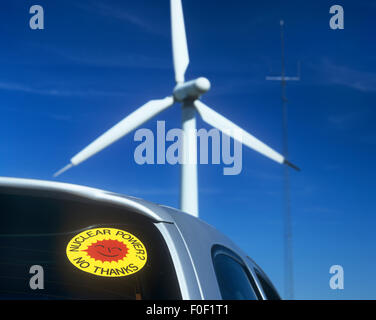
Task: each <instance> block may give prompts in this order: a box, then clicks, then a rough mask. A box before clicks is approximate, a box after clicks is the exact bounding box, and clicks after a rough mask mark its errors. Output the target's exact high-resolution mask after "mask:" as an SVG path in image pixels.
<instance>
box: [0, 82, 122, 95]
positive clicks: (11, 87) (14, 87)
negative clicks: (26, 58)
mask: <svg viewBox="0 0 376 320" xmlns="http://www.w3.org/2000/svg"><path fill="white" fill-rule="evenodd" d="M0 90H4V91H15V92H23V93H29V94H37V95H46V96H68V97H69V96H124V95H127V94H126V93H124V92H113V91H101V90H95V89H90V90H79V91H74V90H65V89H60V88H58V89H56V88H35V87H32V86H28V85H24V84H19V83H12V82H0Z"/></svg>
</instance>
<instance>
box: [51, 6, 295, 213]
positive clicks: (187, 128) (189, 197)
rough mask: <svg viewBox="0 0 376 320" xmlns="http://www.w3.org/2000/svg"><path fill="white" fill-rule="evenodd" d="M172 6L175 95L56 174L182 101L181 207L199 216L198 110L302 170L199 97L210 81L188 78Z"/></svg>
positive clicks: (139, 113)
mask: <svg viewBox="0 0 376 320" xmlns="http://www.w3.org/2000/svg"><path fill="white" fill-rule="evenodd" d="M170 5H171V30H172V53H173V64H174V70H175V81H176V86H175V88H174V89H173V92H172V96H168V97H166V98H164V99H161V100H151V101H149V102H148V103H146V104H145V105H143V106H142V107H140V108H139V109H137V110H136V111H134V112H133V113H131V114H130V115H129V116H127V117H126V118H124V119H123V120H122V121H120V122H119V123H118V124H116V125H115V126H114V127H112V128H111V129H110V130H108V131H107V132H105V133H104V134H103V135H101V136H100V137H99V138H97V139H96V140H95V141H94V142H92V143H91V144H89V145H88V146H87V147H86V148H84V149H83V150H82V151H80V152H79V153H78V154H76V155H75V156H74V157H73V158H72V159H71V160H70V163H69V164H68V165H67V166H65V167H64V168H63V169H61V170H59V171H58V172H56V173H55V175H54V176H55V177H57V176H58V175H60V174H62V173H63V172H64V171H66V170H68V169H70V168H72V167H73V166H77V165H79V164H80V163H82V162H84V161H85V160H87V159H89V158H90V157H92V156H93V155H95V154H96V153H98V152H99V151H101V150H103V149H104V148H106V147H108V146H109V145H111V144H112V143H114V142H115V141H117V140H119V139H120V138H122V137H123V136H125V135H126V134H128V133H130V132H131V131H133V130H134V129H136V128H137V127H139V126H141V125H142V124H144V123H145V122H146V121H148V120H150V119H152V118H153V117H155V116H156V115H157V114H159V113H160V112H162V111H164V110H166V109H167V108H169V107H171V106H172V105H173V104H174V103H180V104H181V105H182V128H183V139H182V158H183V161H182V162H183V163H182V164H181V186H180V207H181V210H182V211H184V212H187V213H189V214H191V215H193V216H195V217H198V183H197V136H196V112H198V113H199V115H200V116H201V118H202V119H203V120H204V121H205V122H206V123H208V124H209V125H211V126H213V127H215V128H217V129H219V130H220V131H222V132H224V133H225V134H227V135H229V136H230V137H232V138H233V139H235V140H237V141H239V142H241V143H243V144H244V145H246V146H247V147H249V148H251V149H253V150H255V151H257V152H259V153H261V154H263V155H264V156H266V157H268V158H270V159H272V160H274V161H276V162H278V163H280V164H286V165H288V166H290V167H293V168H294V169H296V170H299V168H297V167H296V166H295V165H293V164H292V163H290V162H289V161H288V160H287V159H286V158H285V157H283V156H282V155H281V154H279V153H278V152H276V151H275V150H273V149H272V148H270V147H268V146H267V145H266V144H264V143H263V142H261V141H260V140H258V139H257V138H255V137H254V136H252V135H251V134H250V133H248V132H246V131H244V130H243V129H241V128H240V127H238V126H237V125H236V124H234V123H232V122H231V121H230V120H228V119H226V118H225V117H223V116H222V115H220V114H219V113H217V112H215V111H214V110H212V109H211V108H209V107H208V106H206V105H205V104H204V103H202V102H201V101H200V100H199V98H200V97H201V96H202V95H203V94H204V93H206V92H207V91H209V89H210V82H209V80H208V79H206V78H203V77H200V78H198V79H196V80H191V81H185V72H186V70H187V68H188V65H189V54H188V45H187V37H186V32H185V24H184V16H183V8H182V3H181V0H171V1H170Z"/></svg>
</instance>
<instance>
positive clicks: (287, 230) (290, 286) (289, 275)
mask: <svg viewBox="0 0 376 320" xmlns="http://www.w3.org/2000/svg"><path fill="white" fill-rule="evenodd" d="M280 25H281V65H282V77H281V100H282V131H283V132H282V139H283V156H284V157H285V159H289V150H288V119H287V98H286V80H285V56H284V33H283V26H284V21H283V20H281V22H280ZM283 170H284V193H285V210H284V211H285V214H284V216H285V217H284V240H285V243H284V263H285V266H284V269H285V270H284V273H285V295H286V298H287V299H294V273H293V252H292V219H291V204H290V175H289V169H288V167H287V166H284V168H283Z"/></svg>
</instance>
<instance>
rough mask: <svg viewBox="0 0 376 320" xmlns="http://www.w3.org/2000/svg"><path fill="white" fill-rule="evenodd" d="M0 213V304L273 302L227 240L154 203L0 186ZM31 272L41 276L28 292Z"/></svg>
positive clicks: (10, 183) (80, 189)
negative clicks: (10, 301) (48, 301)
mask: <svg viewBox="0 0 376 320" xmlns="http://www.w3.org/2000/svg"><path fill="white" fill-rule="evenodd" d="M0 212H1V223H0V247H1V251H2V258H1V263H0V274H1V280H0V299H17V300H18V299H22V300H23V299H32V300H34V299H69V300H71V299H133V300H141V299H146V300H149V299H158V300H165V299H166V300H181V299H184V300H203V299H205V300H206V299H209V300H222V299H224V300H238V299H239V300H243V299H245V300H269V299H272V300H279V299H280V296H279V294H278V292H277V290H276V289H275V287H274V286H273V284H272V283H271V281H270V280H269V278H268V277H267V276H266V274H265V273H264V272H263V270H262V269H261V268H260V267H259V266H258V265H257V264H256V263H255V262H254V261H253V260H252V259H251V258H250V257H249V256H248V255H247V254H246V253H245V252H243V251H242V250H241V249H240V248H239V247H238V246H237V245H236V244H234V243H233V242H232V241H231V240H230V239H229V238H227V237H226V236H225V235H223V234H222V233H220V232H219V231H217V230H216V229H215V228H214V227H212V226H210V225H209V224H207V223H205V222H204V221H202V220H200V219H199V218H196V217H193V216H192V215H189V214H186V213H184V212H181V211H179V210H176V209H173V208H170V207H167V206H164V205H159V204H155V203H151V202H148V201H145V200H141V199H137V198H134V197H130V196H124V195H121V194H116V193H112V192H108V191H103V190H99V189H94V188H89V187H84V186H79V185H73V184H66V183H58V182H51V181H40V180H29V179H18V178H0ZM35 266H38V267H39V268H40V269H41V270H42V271H43V273H42V276H43V277H42V281H43V284H42V285H41V286H39V287H38V286H37V288H35V287H33V286H32V285H31V282H32V278H33V277H35V275H33V273H32V272H31V270H32V269H34V270H35Z"/></svg>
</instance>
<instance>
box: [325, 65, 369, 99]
mask: <svg viewBox="0 0 376 320" xmlns="http://www.w3.org/2000/svg"><path fill="white" fill-rule="evenodd" d="M322 67H323V69H324V70H325V77H326V79H327V81H329V82H330V83H331V84H336V85H343V86H346V87H349V88H352V89H355V90H359V91H363V92H375V91H376V73H375V72H369V71H360V70H356V69H353V68H350V67H347V66H342V65H338V64H335V63H333V62H332V61H330V60H327V59H326V60H324V62H323V65H322Z"/></svg>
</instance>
